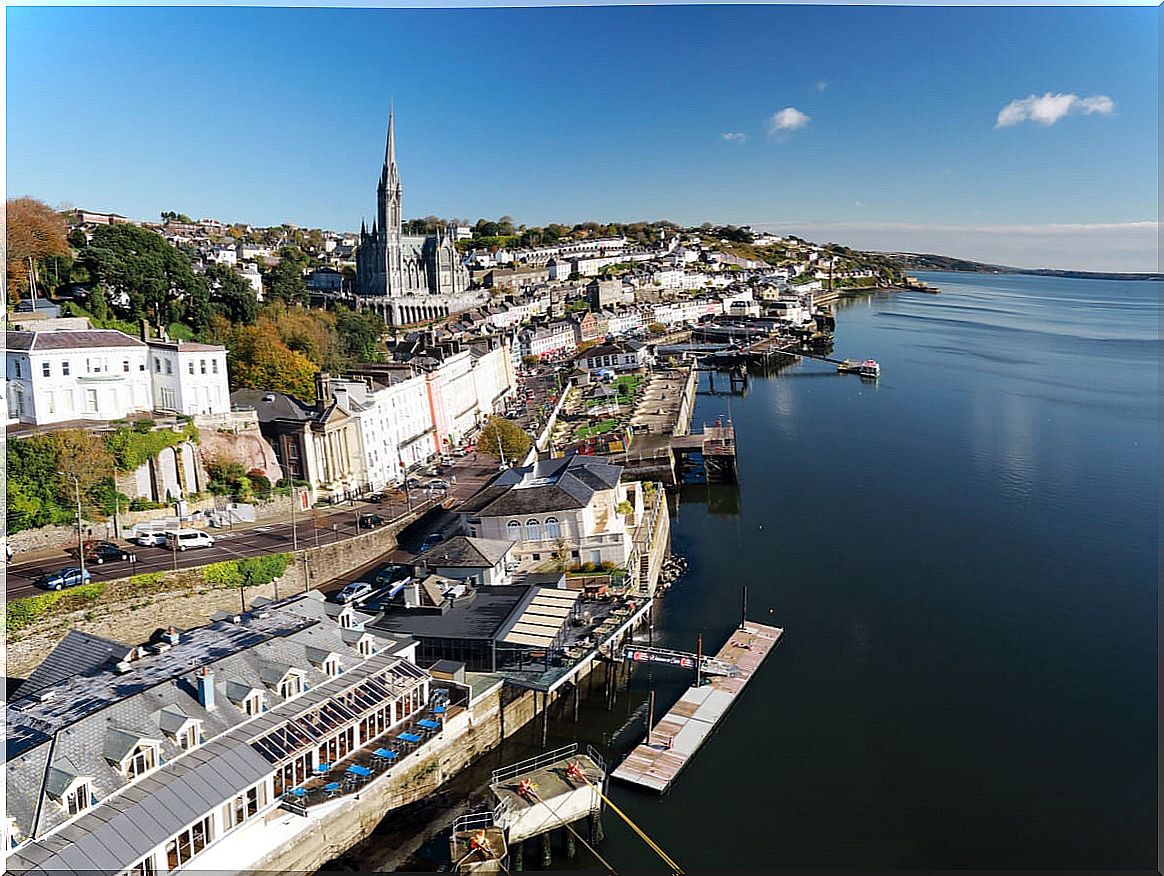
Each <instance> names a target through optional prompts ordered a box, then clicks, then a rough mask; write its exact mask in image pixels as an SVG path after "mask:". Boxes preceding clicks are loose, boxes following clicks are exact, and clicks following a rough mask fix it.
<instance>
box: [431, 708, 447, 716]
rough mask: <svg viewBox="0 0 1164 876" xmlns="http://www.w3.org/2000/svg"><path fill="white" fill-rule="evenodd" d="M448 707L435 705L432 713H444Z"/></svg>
mask: <svg viewBox="0 0 1164 876" xmlns="http://www.w3.org/2000/svg"><path fill="white" fill-rule="evenodd" d="M447 711H448V709H447V708H446V707H445V706H433V707H432V713H433V714H434V715H443V714H444V713H445V712H447Z"/></svg>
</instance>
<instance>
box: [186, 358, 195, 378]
mask: <svg viewBox="0 0 1164 876" xmlns="http://www.w3.org/2000/svg"><path fill="white" fill-rule="evenodd" d="M186 364H187V365H188V366H189V368H190V373H191V374H193V373H194V360H193V359H191V360H190V361H189V362H187V363H186Z"/></svg>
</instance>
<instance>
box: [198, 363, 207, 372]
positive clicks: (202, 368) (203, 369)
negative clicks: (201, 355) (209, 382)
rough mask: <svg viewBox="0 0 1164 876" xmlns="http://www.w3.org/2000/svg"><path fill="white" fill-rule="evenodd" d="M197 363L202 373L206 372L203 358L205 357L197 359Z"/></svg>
mask: <svg viewBox="0 0 1164 876" xmlns="http://www.w3.org/2000/svg"><path fill="white" fill-rule="evenodd" d="M198 365H199V366H200V368H201V371H202V373H203V374H205V373H206V360H205V359H199V360H198Z"/></svg>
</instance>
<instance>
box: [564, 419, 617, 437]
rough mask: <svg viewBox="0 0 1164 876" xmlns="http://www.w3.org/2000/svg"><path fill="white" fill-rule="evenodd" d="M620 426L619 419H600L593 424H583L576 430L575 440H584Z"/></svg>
mask: <svg viewBox="0 0 1164 876" xmlns="http://www.w3.org/2000/svg"><path fill="white" fill-rule="evenodd" d="M616 426H618V421H617V420H600V421H599V422H597V423H595V424H594V425H593V426H582V427H580V428H578V429H576V430H575V431H574V440H575V441H582V440H584V439H586V438H591V437H593V436H594V435H603V434H605V433H607V432H610V431H612V430H613V429H614V428H615V427H616Z"/></svg>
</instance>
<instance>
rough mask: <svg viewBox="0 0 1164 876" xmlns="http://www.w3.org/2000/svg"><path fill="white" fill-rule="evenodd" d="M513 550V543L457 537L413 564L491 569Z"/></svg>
mask: <svg viewBox="0 0 1164 876" xmlns="http://www.w3.org/2000/svg"><path fill="white" fill-rule="evenodd" d="M511 550H513V542H512V541H502V540H499V539H492V538H473V537H471V536H467V535H457V536H454V537H453V538H450V539H449V540H448V541H444V542H441V543H440V544H438V545H436V546H435V547H433V548H430V549H429V550H427V551H425V552H424V553H423V554H421V555H420V556H418V557H417V558H416V559H415V560H413V563H414V564H415V565H417V566H419V565H423V564H427V565H429V566H432V567H434V568H437V567H445V568H449V569H491V568H493V567H494V566H496V565H497V564H498V563H499V562H501V560H502V559H504V557H505V556H506V554H508V553H509V552H510V551H511Z"/></svg>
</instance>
